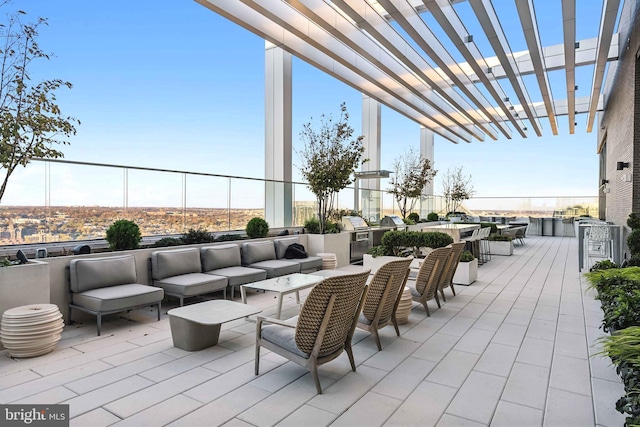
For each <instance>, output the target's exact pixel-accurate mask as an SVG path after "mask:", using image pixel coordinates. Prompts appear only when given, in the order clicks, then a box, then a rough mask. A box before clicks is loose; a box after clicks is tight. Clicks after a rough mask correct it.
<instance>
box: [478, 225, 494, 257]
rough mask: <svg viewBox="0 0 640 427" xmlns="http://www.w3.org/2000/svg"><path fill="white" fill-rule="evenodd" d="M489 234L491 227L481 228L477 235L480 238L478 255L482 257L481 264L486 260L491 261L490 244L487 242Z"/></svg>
mask: <svg viewBox="0 0 640 427" xmlns="http://www.w3.org/2000/svg"><path fill="white" fill-rule="evenodd" d="M489 234H491V227H484V228H481V229H480V232H479V233H478V237H479V239H480V257H481V258H482V263H483V264H484V263H485V262H487V261H491V244H490V243H489ZM478 261H480V260H478Z"/></svg>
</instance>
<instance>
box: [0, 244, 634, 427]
mask: <svg viewBox="0 0 640 427" xmlns="http://www.w3.org/2000/svg"><path fill="white" fill-rule="evenodd" d="M577 252H578V248H577V239H575V238H567V237H535V236H532V237H528V238H527V239H526V244H525V245H524V246H517V247H516V248H515V252H514V255H513V256H509V257H498V256H494V257H493V259H492V260H491V261H490V262H489V263H487V264H485V265H483V266H481V267H480V268H479V278H478V280H477V281H476V282H475V283H474V284H473V285H471V286H468V287H464V286H456V290H457V296H455V297H453V296H452V294H451V291H450V290H447V291H446V292H447V302H446V303H445V304H444V305H443V307H442V308H441V309H437V307H436V304H435V302H434V301H432V302H430V309H431V313H432V315H431V317H430V318H427V317H426V314H425V312H424V309H423V308H422V306H420V305H418V304H415V303H414V307H413V310H412V312H411V315H410V317H409V322H408V323H407V324H405V325H402V326H401V336H400V338H398V337H396V335H395V333H394V331H393V327H387V328H384V329H383V330H381V339H382V344H383V350H382V351H380V352H379V351H377V348H376V345H375V343H374V341H373V339H372V338H371V337H370V336H369V334H368V333H365V332H363V331H356V335H355V337H354V343H355V345H354V354H355V359H356V363H357V364H358V367H357V372H351V369H350V367H349V362H348V359H347V357H346V354H343V356H341V357H340V358H338V359H336V360H334V361H333V362H330V363H328V364H325V365H323V366H322V367H321V368H320V376H321V382H322V386H323V390H324V394H322V395H317V394H316V391H315V387H314V385H313V381H312V379H311V376H310V374H309V373H308V372H307V371H306V370H305V369H303V368H301V367H299V366H298V365H296V364H294V363H291V362H288V361H286V360H285V359H283V358H281V357H280V356H277V355H275V354H274V353H270V352H268V351H265V350H264V349H263V350H262V358H261V363H260V376H257V377H256V376H255V375H254V372H253V364H254V360H253V359H254V342H255V324H254V323H249V322H246V321H245V320H238V321H234V322H231V323H228V324H225V325H224V326H223V331H222V334H221V337H220V343H219V345H217V346H215V347H211V348H208V349H206V350H202V351H198V352H192V353H191V352H187V351H183V350H180V349H177V348H174V347H173V344H172V340H171V332H170V330H169V322H168V318H167V316H166V310H167V309H168V308H171V306H165V307H163V313H165V314H163V318H162V320H161V321H160V322H157V321H155V319H154V316H155V314H154V312H153V311H152V310H136V311H133V312H131V313H127V314H123V315H122V316H118V315H114V316H108V317H107V318H106V319H105V320H104V324H103V335H102V336H100V337H96V336H95V320H93V319H88V320H86V321H84V322H83V323H76V324H73V325H71V326H67V327H66V329H65V332H64V334H63V339H62V340H61V341H60V343H59V345H58V347H57V348H56V350H55V351H54V352H53V353H50V354H48V355H45V356H41V357H38V358H33V359H23V360H13V359H11V358H9V357H8V355H7V352H6V351H0V403H10V402H12V403H33V404H54V403H67V404H69V405H70V412H71V417H72V420H71V425H72V426H92V427H99V426H107V425H117V426H122V425H130V426H162V425H171V426H190V427H191V426H216V425H226V426H271V425H280V426H301V425H304V426H305V427H310V426H316V425H318V426H324V425H335V426H340V425H342V426H377V425H385V426H394V425H398V426H400V425H403V426H432V425H434V426H483V425H491V426H520V427H522V426H541V425H544V426H558V427H568V426H580V427H583V426H593V425H598V426H621V425H622V424H623V422H624V416H623V415H622V414H619V413H618V412H616V410H615V401H616V400H617V399H618V398H619V397H620V396H622V395H623V393H624V392H623V387H622V384H621V382H620V380H619V378H618V377H617V375H616V374H615V371H614V370H613V367H612V366H611V365H610V363H609V361H608V359H605V358H602V357H598V356H596V357H592V355H593V353H594V352H595V351H596V348H595V347H594V345H593V343H594V341H595V339H596V338H598V337H599V336H601V335H603V332H602V330H601V329H599V325H600V321H601V317H602V315H601V311H600V308H599V303H598V302H597V301H595V300H593V297H592V295H591V294H590V293H589V292H585V284H584V283H581V280H580V274H579V273H578V259H577V258H578V255H577ZM290 297H291V298H288V299H287V301H286V303H285V308H287V310H286V311H285V316H283V317H287V316H292V315H295V314H296V313H297V310H298V307H297V305H296V304H295V300H294V297H293V295H290ZM236 298H239V295H236ZM248 298H249V303H250V304H253V305H259V306H261V307H263V308H264V312H263V314H267V315H269V314H273V313H274V312H275V304H276V299H275V297H274V295H273V294H270V293H255V294H254V293H252V294H250V295H249V296H248Z"/></svg>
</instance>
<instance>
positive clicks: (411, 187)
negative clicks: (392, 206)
mask: <svg viewBox="0 0 640 427" xmlns="http://www.w3.org/2000/svg"><path fill="white" fill-rule="evenodd" d="M393 170H394V175H395V176H394V177H393V178H391V188H389V189H388V190H387V192H388V193H389V194H393V197H394V198H395V200H396V203H397V204H398V209H399V210H400V214H401V215H402V219H405V218H406V217H407V214H408V213H409V212H411V211H412V210H413V208H414V207H415V205H416V202H417V201H418V199H419V198H420V196H421V195H422V191H423V190H424V187H425V186H426V185H427V184H429V183H430V182H431V180H433V177H434V176H436V173H437V172H438V171H436V170H433V169H432V168H431V161H430V160H429V159H426V158H424V157H422V156H420V154H419V153H418V152H417V151H416V150H415V149H414V148H409V149H408V150H407V151H406V152H405V153H404V154H403V155H401V156H400V157H398V158H396V159H395V160H394V162H393Z"/></svg>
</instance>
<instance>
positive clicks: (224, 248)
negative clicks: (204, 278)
mask: <svg viewBox="0 0 640 427" xmlns="http://www.w3.org/2000/svg"><path fill="white" fill-rule="evenodd" d="M200 257H201V258H202V271H204V272H205V273H206V272H207V271H211V270H217V269H219V268H226V267H234V266H238V265H242V258H241V256H240V246H238V245H220V246H205V247H203V248H200Z"/></svg>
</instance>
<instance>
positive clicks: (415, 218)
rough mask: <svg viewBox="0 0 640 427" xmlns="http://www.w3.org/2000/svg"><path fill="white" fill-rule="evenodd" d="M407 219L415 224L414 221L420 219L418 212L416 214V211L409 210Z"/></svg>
mask: <svg viewBox="0 0 640 427" xmlns="http://www.w3.org/2000/svg"><path fill="white" fill-rule="evenodd" d="M407 219H410V220H411V221H413V223H414V224H415V223H416V222H418V221H420V214H418V213H417V212H411V213H410V214H409V215H407Z"/></svg>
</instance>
